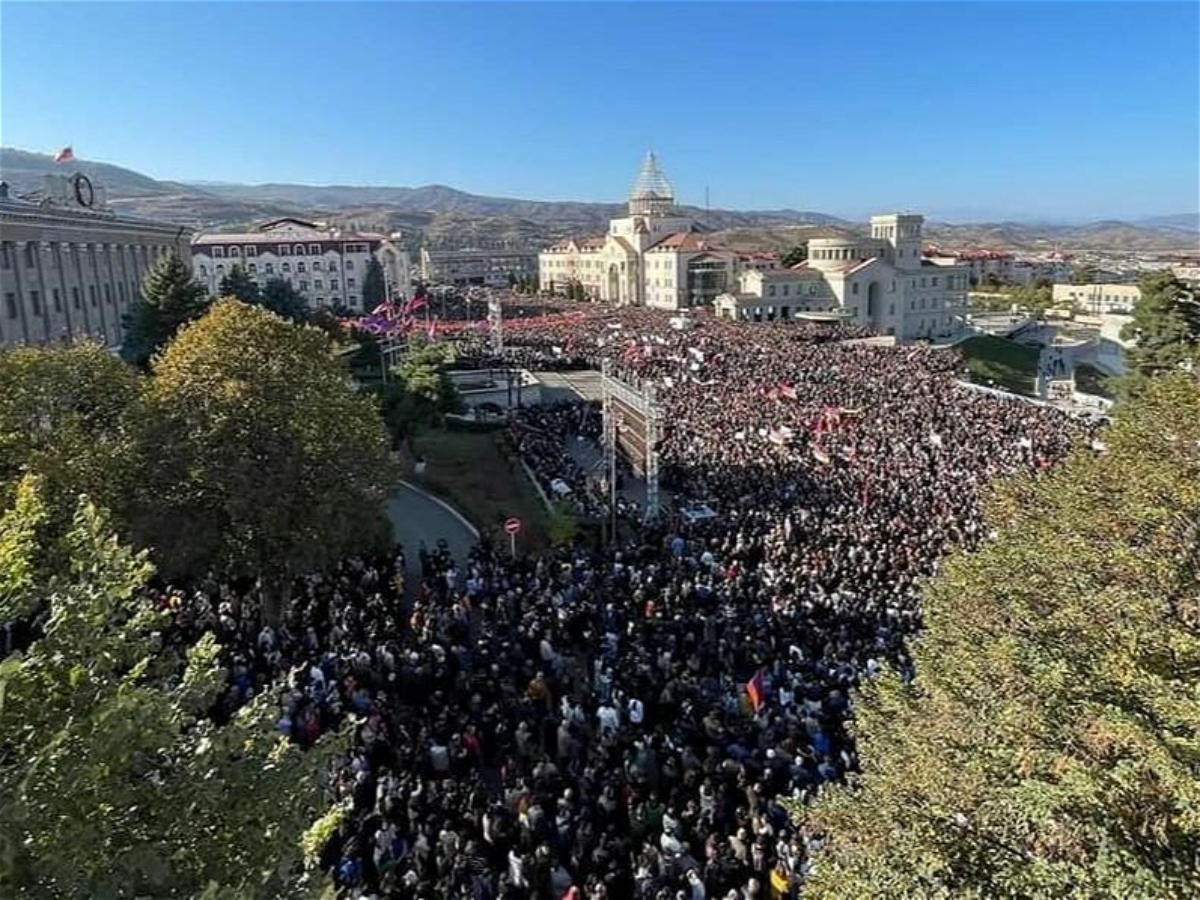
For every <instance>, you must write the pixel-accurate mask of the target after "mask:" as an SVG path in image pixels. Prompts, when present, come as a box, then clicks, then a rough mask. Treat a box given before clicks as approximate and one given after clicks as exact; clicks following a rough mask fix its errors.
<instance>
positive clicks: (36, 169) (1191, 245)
mask: <svg viewBox="0 0 1200 900" xmlns="http://www.w3.org/2000/svg"><path fill="white" fill-rule="evenodd" d="M62 171H80V172H84V173H86V174H87V175H89V176H90V177H92V178H93V179H94V180H96V181H97V182H98V183H101V184H103V185H104V186H105V187H106V188H107V189H108V194H109V200H110V202H111V203H112V205H113V207H114V208H116V209H117V210H119V211H121V212H124V213H127V214H129V215H136V216H145V217H149V218H156V219H162V220H164V221H168V222H176V223H179V224H181V225H188V226H190V227H192V228H195V229H197V230H220V231H231V230H238V229H241V228H247V227H250V226H251V225H253V224H254V223H256V222H262V221H264V220H268V219H274V218H279V217H281V216H298V217H302V218H313V219H322V220H327V221H331V222H334V223H337V224H340V225H342V226H343V227H355V228H361V229H371V230H378V231H386V232H392V231H402V232H404V233H405V234H407V235H408V236H409V237H410V242H411V243H412V244H413V245H418V244H424V245H428V246H442V247H455V246H457V247H466V246H507V247H527V248H530V249H536V248H540V247H543V246H545V245H547V244H549V243H553V242H554V241H557V240H560V239H561V238H564V237H572V236H583V235H591V234H600V233H602V232H604V231H605V229H606V228H607V227H608V221H609V219H611V218H613V216H615V215H618V214H620V213H621V212H623V211H624V209H625V205H624V204H623V203H584V202H574V201H542V200H520V199H514V198H509V197H488V196H483V195H479V194H470V193H467V192H465V191H460V190H457V189H455V188H452V187H448V186H446V185H441V184H430V185H425V186H423V187H389V186H364V185H303V184H231V183H225V182H200V181H196V182H188V183H182V182H175V181H159V180H157V179H154V178H150V177H149V176H147V175H143V174H141V173H140V172H135V171H133V170H132V169H126V168H123V167H121V166H116V165H112V164H109V163H99V162H89V161H83V160H80V161H78V162H73V163H70V164H68V165H65V166H63V165H56V164H55V162H54V160H53V158H52V157H51V156H49V155H47V154H42V153H30V152H28V151H25V150H18V149H14V148H8V147H4V148H0V177H2V178H4V179H5V180H6V181H8V182H9V184H10V186H11V187H12V190H13V192H14V193H15V194H17V195H21V194H29V193H34V192H36V191H38V190H40V189H41V187H42V182H43V178H44V176H45V175H46V173H48V172H62ZM681 211H682V212H683V213H685V214H686V215H689V216H691V217H693V218H695V219H696V220H697V222H698V223H699V224H700V227H701V228H702V230H704V231H706V232H709V233H711V234H712V236H713V237H714V238H715V239H717V240H719V241H723V242H725V243H728V244H729V245H730V246H733V247H737V248H740V249H747V250H750V249H786V248H788V247H792V246H795V245H796V244H797V243H799V242H801V241H805V240H808V239H809V238H811V237H814V236H818V235H822V234H850V233H862V232H864V231H865V230H866V228H867V224H866V223H865V222H855V223H851V222H847V221H845V220H843V219H840V218H838V217H837V216H831V215H828V214H826V213H821V212H813V211H804V210H795V209H776V210H746V211H738V210H728V209H701V208H698V207H694V206H683V207H681ZM1198 231H1200V217H1198V216H1197V215H1196V214H1195V213H1189V214H1184V215H1177V216H1156V217H1153V218H1148V219H1144V220H1141V221H1139V222H1134V223H1130V222H1096V223H1093V224H1090V225H1083V226H1059V225H1045V224H1036V225H1034V224H1029V223H1017V222H995V223H982V224H965V225H964V224H955V225H950V224H944V223H938V222H929V223H928V224H927V226H926V233H927V235H928V237H929V239H930V240H931V241H935V242H938V243H941V244H944V245H946V246H959V247H961V246H981V247H997V248H999V247H1003V248H1007V249H1011V250H1045V249H1053V248H1056V247H1057V248H1060V249H1062V250H1067V251H1077V252H1078V251H1086V250H1093V251H1095V250H1116V251H1130V252H1137V251H1150V252H1179V251H1182V252H1192V253H1196V252H1200V248H1198V247H1197V242H1198V238H1197V233H1198Z"/></svg>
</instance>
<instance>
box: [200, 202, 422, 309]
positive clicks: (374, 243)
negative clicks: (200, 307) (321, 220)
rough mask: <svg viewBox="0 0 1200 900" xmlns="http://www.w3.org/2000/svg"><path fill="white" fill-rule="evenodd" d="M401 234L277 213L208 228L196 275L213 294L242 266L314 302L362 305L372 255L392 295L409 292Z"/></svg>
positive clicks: (316, 304)
mask: <svg viewBox="0 0 1200 900" xmlns="http://www.w3.org/2000/svg"><path fill="white" fill-rule="evenodd" d="M400 237H401V235H400V234H398V233H397V234H392V235H390V236H385V235H382V234H377V233H375V232H367V231H341V230H340V229H336V228H329V227H326V226H324V225H321V224H318V223H315V222H306V221H304V220H302V219H291V218H288V219H276V220H275V221H272V222H266V223H264V224H263V225H260V226H259V227H258V228H257V229H256V230H254V231H251V232H244V233H241V234H219V233H213V234H202V235H200V236H199V237H197V238H196V239H195V240H194V241H193V242H192V262H193V264H194V268H195V272H196V280H197V281H199V282H200V283H201V284H203V285H204V286H205V287H206V288H207V289H208V292H209V294H211V295H212V296H214V297H215V296H217V295H218V294H219V293H220V288H221V279H223V278H224V277H225V276H226V275H228V274H229V273H230V271H232V270H233V268H234V267H235V266H241V267H242V268H243V269H245V271H246V274H248V275H249V276H250V278H251V279H253V280H254V281H255V282H256V283H257V284H258V285H259V287H262V286H263V285H265V284H266V283H267V282H268V281H270V280H272V279H280V280H282V281H285V282H287V283H288V284H290V285H291V286H292V287H293V288H294V289H295V290H296V291H297V293H299V294H301V295H302V296H303V297H304V298H305V299H306V300H307V301H308V304H309V306H311V307H314V308H321V307H340V308H343V309H348V310H354V311H362V309H363V303H362V282H363V277H364V276H365V275H366V272H367V263H368V262H369V261H370V260H371V259H377V260H379V262H380V264H381V265H382V266H383V276H384V281H385V283H386V285H387V289H388V294H389V296H392V297H406V296H408V294H409V291H410V288H411V283H410V273H409V258H408V251H407V250H406V249H405V248H404V247H403V246H402V245H401V244H400V243H399V240H400Z"/></svg>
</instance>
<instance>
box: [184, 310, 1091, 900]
mask: <svg viewBox="0 0 1200 900" xmlns="http://www.w3.org/2000/svg"><path fill="white" fill-rule="evenodd" d="M614 325H616V326H618V327H613V326H614ZM558 328H559V326H558V325H557V324H555V325H553V326H551V327H549V328H548V329H547V330H546V331H545V332H544V333H542V332H539V331H538V330H537V329H536V328H528V329H525V330H524V331H522V332H520V335H521V336H520V338H519V340H518V339H514V346H515V348H516V349H517V350H518V352H521V353H526V354H530V355H533V356H538V355H540V356H542V357H543V358H547V359H555V358H559V357H561V356H562V353H563V348H564V347H566V346H568V344H567V341H568V340H570V341H572V342H573V343H572V344H571V347H572V349H571V353H573V354H578V356H579V358H580V359H582V360H584V361H587V362H593V363H594V362H595V361H597V360H598V359H599V358H600V357H606V358H609V359H611V360H612V361H613V363H614V365H615V366H616V368H617V369H618V370H619V371H620V372H621V373H622V374H623V376H624V377H626V378H628V379H629V380H631V381H642V382H644V381H647V380H650V381H653V382H654V383H655V384H657V385H658V386H659V389H660V395H661V397H662V402H663V404H664V413H665V414H664V422H665V426H666V427H665V436H664V440H663V444H662V459H663V466H664V476H665V478H666V480H667V481H668V482H669V484H670V486H671V487H672V488H673V489H674V491H675V492H676V494H677V495H679V496H681V497H688V498H697V499H700V498H703V499H705V500H707V501H708V502H709V503H710V504H711V505H712V506H713V508H714V509H715V510H716V512H717V513H718V515H717V518H716V519H714V520H712V521H708V522H704V523H698V524H693V525H687V524H683V523H678V522H675V521H673V520H672V519H671V518H669V517H667V518H664V519H662V520H660V521H658V522H657V523H653V524H649V525H647V526H646V527H645V528H644V529H642V530H641V531H640V532H639V533H638V535H637V537H636V539H634V540H632V541H631V542H627V543H623V544H621V545H619V546H610V547H605V548H598V547H594V546H584V545H582V544H580V545H577V546H573V547H569V548H559V549H557V550H554V551H547V552H546V553H544V554H543V555H540V556H538V557H530V558H522V559H517V560H512V559H510V558H509V557H508V555H507V554H506V553H504V552H501V551H497V550H496V549H495V548H493V547H491V546H489V545H487V544H486V543H485V544H481V545H479V546H478V547H476V548H475V550H474V551H473V552H472V554H471V556H470V558H469V559H460V560H455V559H452V558H451V557H450V555H449V554H448V553H447V552H446V551H445V549H444V548H438V549H435V550H433V551H427V550H426V549H425V548H421V550H420V559H421V577H420V578H419V580H418V583H416V584H412V585H408V586H406V585H405V584H404V582H403V553H402V552H401V551H400V550H397V552H396V553H395V554H393V555H392V556H389V557H383V558H379V559H373V560H347V561H346V562H344V563H343V564H342V565H341V566H340V567H339V568H337V569H336V570H335V571H333V572H331V573H329V574H326V575H321V576H311V577H308V578H305V579H301V580H300V581H298V582H297V584H296V587H295V590H294V592H293V593H294V601H293V603H292V604H291V607H290V610H289V613H288V615H287V617H286V618H285V620H284V622H283V624H281V625H280V626H279V627H278V628H271V627H268V626H265V625H264V624H263V623H262V622H261V621H260V620H259V619H258V617H257V615H256V614H255V613H254V610H255V609H257V604H255V603H253V602H247V601H252V600H253V597H252V596H250V595H248V594H246V593H245V591H247V590H249V591H251V592H252V588H247V587H245V586H243V588H242V589H241V590H239V589H238V588H237V587H236V586H229V585H221V584H215V583H213V584H207V585H203V586H201V588H199V589H197V590H196V591H195V592H193V593H192V594H189V595H188V596H187V597H186V598H185V599H184V600H183V601H181V606H182V609H183V610H184V612H183V613H181V621H182V622H183V623H184V625H185V626H186V627H187V628H189V629H192V630H193V631H200V630H204V629H211V630H214V631H216V632H217V634H218V636H219V637H220V638H221V640H222V642H223V643H224V644H226V646H227V648H229V649H228V650H227V653H228V654H229V659H228V662H229V665H230V669H231V682H230V685H231V686H230V695H229V698H228V704H229V706H230V708H232V707H234V706H236V705H238V704H240V703H243V702H245V700H246V699H247V698H248V697H250V696H252V695H253V694H254V693H256V692H258V691H261V690H263V689H264V688H265V687H266V686H267V685H268V684H270V683H272V682H273V681H279V680H285V681H286V683H287V690H286V691H285V693H284V695H283V698H282V701H281V705H280V711H279V728H280V729H281V731H285V732H286V733H288V734H290V735H292V736H293V737H294V738H295V739H297V740H299V741H302V742H311V741H312V740H314V739H315V738H316V736H317V735H319V734H320V733H321V732H322V731H324V730H325V729H328V728H330V727H332V726H333V725H334V724H335V723H337V722H339V721H341V720H342V718H343V717H344V716H345V715H346V714H347V713H349V712H351V711H352V712H354V713H355V714H357V715H358V716H359V717H360V719H361V724H360V725H359V727H358V731H357V740H356V743H355V747H354V750H353V752H352V753H351V754H350V757H349V758H348V759H347V760H345V761H344V764H342V765H340V766H339V767H338V769H337V770H336V772H335V773H333V775H332V776H331V786H332V788H333V790H334V791H335V792H336V794H337V795H338V798H339V799H341V800H344V801H345V803H346V804H347V806H348V809H349V811H350V812H349V815H348V816H347V818H346V820H345V822H344V823H343V825H342V827H341V828H340V829H339V830H338V832H337V834H336V835H335V837H334V838H333V839H332V840H331V841H330V843H329V846H328V847H327V848H326V853H325V857H324V862H325V864H326V865H327V866H328V868H329V869H330V871H332V872H333V874H334V878H335V881H336V883H337V886H338V890H339V894H340V896H344V897H353V898H365V897H399V898H418V897H420V898H425V897H428V898H434V897H437V898H442V897H469V898H480V900H489V898H553V900H560V898H571V900H575V898H627V897H628V898H683V900H706V898H730V900H758V898H764V900H765V898H769V897H772V898H774V897H790V896H794V895H795V893H796V891H797V889H798V887H799V885H800V884H801V883H802V881H803V878H804V876H805V874H806V872H807V871H808V870H809V867H810V866H811V865H812V864H813V857H814V851H816V850H817V849H818V848H819V845H820V836H819V835H813V834H809V833H806V832H805V831H803V830H802V829H799V828H798V827H797V826H796V825H795V824H794V822H793V819H792V818H791V817H790V816H789V812H788V806H789V805H790V804H803V803H806V802H808V801H809V800H810V799H811V798H812V797H813V796H814V795H815V793H816V792H817V791H818V790H819V788H820V786H821V785H822V784H825V783H828V782H831V781H838V780H840V779H842V778H843V777H844V776H845V774H846V773H847V772H848V771H852V770H854V769H855V767H856V766H857V759H856V756H855V750H854V747H853V743H852V742H851V741H850V740H849V738H848V737H847V733H846V731H845V721H846V718H847V715H848V714H849V713H850V712H851V711H852V706H853V691H854V689H855V687H856V686H858V685H859V684H861V683H862V682H863V680H864V679H869V678H872V677H873V676H874V675H875V674H876V673H877V672H878V671H879V670H880V668H881V666H883V665H884V664H885V663H887V664H891V665H893V666H895V667H896V668H897V669H898V670H899V671H900V672H901V673H902V675H903V676H904V677H911V675H912V669H911V663H910V662H909V659H908V657H907V655H906V652H905V647H904V640H905V638H906V637H907V636H909V635H911V634H912V633H913V631H914V630H915V629H917V628H918V627H919V625H920V610H919V605H918V602H917V601H918V591H919V586H920V581H921V579H922V578H924V577H926V576H928V575H930V574H931V573H933V572H935V571H936V569H937V566H938V562H939V559H940V558H941V557H942V556H943V555H944V554H945V553H946V552H947V551H948V550H949V549H950V548H951V547H953V546H954V545H960V544H965V545H968V546H969V545H971V544H973V543H975V542H977V541H979V540H980V539H981V538H982V537H983V535H982V534H981V529H982V525H981V521H980V518H979V510H978V497H979V492H980V490H981V489H982V488H983V487H984V486H985V485H986V484H987V482H988V481H989V480H991V479H992V478H994V477H996V476H999V475H1004V474H1009V473H1013V472H1021V471H1034V470H1036V469H1038V468H1039V467H1042V466H1046V465H1050V464H1052V463H1053V462H1054V461H1055V460H1057V459H1059V458H1060V457H1061V456H1062V455H1063V453H1064V452H1065V451H1066V450H1067V449H1068V447H1069V445H1070V443H1071V442H1072V441H1073V440H1075V439H1077V438H1078V437H1080V436H1081V435H1082V432H1081V430H1080V428H1079V426H1077V425H1075V424H1074V423H1072V422H1071V421H1070V420H1068V419H1067V418H1066V417H1064V416H1062V415H1061V414H1059V413H1057V412H1055V411H1052V410H1048V409H1044V408H1040V407H1037V406H1033V405H1029V404H1025V403H1021V402H1017V401H1008V400H1003V399H997V398H995V397H991V396H984V395H980V394H976V393H972V392H970V391H967V390H964V389H963V388H961V387H960V386H958V385H957V384H956V382H955V374H956V371H957V369H958V363H957V361H956V359H955V358H954V356H953V355H952V354H950V353H947V352H944V351H935V350H928V349H895V348H878V347H872V346H865V345H860V344H846V343H841V342H838V341H834V340H830V339H829V337H830V336H829V335H828V334H823V333H818V332H811V331H809V330H807V329H804V328H788V327H786V326H756V327H745V326H734V325H731V324H725V323H719V322H716V321H713V320H711V319H703V320H701V321H699V322H697V323H696V324H695V326H694V327H692V328H690V329H688V330H686V331H683V330H678V329H676V328H673V327H671V326H670V324H669V323H668V322H667V320H666V318H665V317H663V316H659V315H655V314H652V313H647V312H646V311H644V310H639V311H625V312H622V313H613V312H611V311H609V312H605V313H603V314H597V315H596V316H595V317H592V318H589V319H588V320H586V321H585V322H583V323H582V324H580V325H579V327H577V328H576V330H575V333H573V334H569V335H568V334H562V333H559V331H558ZM835 336H839V335H835ZM556 347H557V348H559V352H558V353H556V352H555V349H554V348H556ZM517 427H518V430H519V432H520V434H519V436H518V442H519V444H520V448H521V452H522V453H523V455H524V456H525V458H526V460H527V461H528V462H529V463H530V465H531V467H532V469H533V470H534V472H535V474H536V475H537V476H538V477H539V478H540V479H542V480H544V481H545V483H546V485H547V486H548V485H550V484H551V483H552V482H553V481H554V480H555V479H560V480H562V481H563V482H564V483H565V484H566V485H567V487H568V488H569V489H570V491H571V494H572V495H575V496H579V497H583V496H585V495H586V492H585V491H584V490H583V487H584V485H583V482H582V481H581V479H584V477H585V475H584V473H583V471H582V469H581V468H580V467H579V465H578V463H576V462H575V460H574V457H573V455H572V454H571V453H570V449H569V442H570V441H572V440H578V439H580V438H583V439H585V440H594V439H595V437H596V434H597V432H598V430H599V421H598V417H597V416H596V415H595V412H594V408H593V409H592V412H590V413H588V412H587V411H586V408H585V407H581V406H580V405H577V404H576V405H562V406H551V407H545V408H540V409H535V410H531V411H528V412H526V413H525V414H524V415H523V416H522V418H521V422H520V425H519V426H517ZM406 587H407V590H406Z"/></svg>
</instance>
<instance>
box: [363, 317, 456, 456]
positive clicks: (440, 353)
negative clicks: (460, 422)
mask: <svg viewBox="0 0 1200 900" xmlns="http://www.w3.org/2000/svg"><path fill="white" fill-rule="evenodd" d="M450 361H451V354H450V349H449V347H448V346H447V345H446V344H438V343H428V342H424V341H420V340H418V339H416V338H409V341H408V347H407V348H406V350H405V352H404V356H403V357H401V359H400V363H399V365H397V366H396V367H395V368H394V369H392V375H393V376H394V378H393V381H392V382H391V383H390V384H389V385H387V386H386V387H385V388H384V390H383V392H382V403H383V409H384V417H385V419H386V420H387V423H388V426H389V427H390V428H391V429H392V432H393V434H396V435H398V436H401V435H402V436H409V435H412V434H414V433H415V432H417V431H418V430H420V429H421V428H424V427H429V426H434V425H438V424H440V423H441V421H442V418H443V416H445V414H446V413H453V412H458V411H459V410H461V409H462V397H461V396H460V394H459V392H458V388H457V387H455V385H454V382H453V381H451V380H450V377H449V375H447V374H446V366H447V364H448V363H449V362H450Z"/></svg>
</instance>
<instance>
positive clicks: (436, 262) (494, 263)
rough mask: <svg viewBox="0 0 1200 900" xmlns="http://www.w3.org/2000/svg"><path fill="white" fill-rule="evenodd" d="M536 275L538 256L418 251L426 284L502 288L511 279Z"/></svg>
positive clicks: (477, 250) (469, 250)
mask: <svg viewBox="0 0 1200 900" xmlns="http://www.w3.org/2000/svg"><path fill="white" fill-rule="evenodd" d="M536 274H537V254H536V253H534V252H533V251H531V250H520V249H510V248H492V249H487V248H467V249H460V250H450V249H430V248H428V247H422V248H421V278H422V279H423V280H424V281H425V282H426V283H428V284H431V285H439V284H448V285H454V286H456V287H467V286H469V285H483V286H484V287H493V288H505V287H508V286H509V284H510V283H511V279H510V277H509V276H510V275H511V276H512V278H532V277H533V276H534V275H536Z"/></svg>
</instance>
